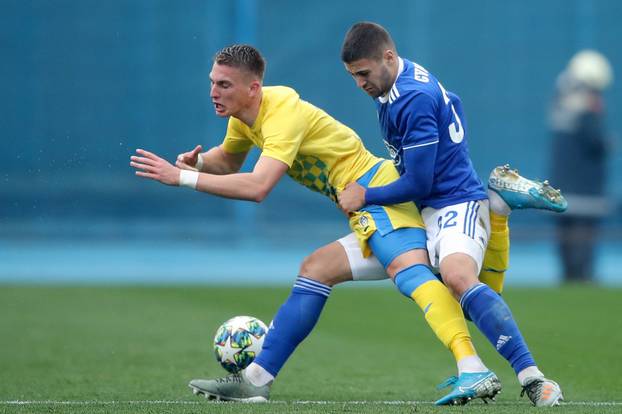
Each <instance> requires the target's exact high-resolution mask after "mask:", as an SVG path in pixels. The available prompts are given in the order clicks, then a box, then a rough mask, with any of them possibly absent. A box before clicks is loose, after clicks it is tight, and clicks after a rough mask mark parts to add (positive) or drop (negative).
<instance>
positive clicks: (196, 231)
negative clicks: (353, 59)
mask: <svg viewBox="0 0 622 414" xmlns="http://www.w3.org/2000/svg"><path fill="white" fill-rule="evenodd" d="M621 17H622V3H620V2H619V1H617V0H598V1H595V0H594V1H589V0H587V1H585V0H583V1H582V0H572V1H569V0H547V1H544V2H542V1H537V0H525V1H522V2H501V1H495V0H487V1H476V2H461V1H445V2H442V3H439V2H435V1H432V0H416V1H415V0H403V1H387V2H384V3H383V4H382V6H380V5H379V3H378V2H377V1H372V0H359V1H356V2H350V1H344V2H335V1H315V2H290V1H285V0H281V1H277V0H265V1H260V0H235V1H232V0H226V1H225V0H209V1H207V0H185V1H173V0H108V1H103V2H102V1H94V0H79V1H78V0H55V1H46V0H0V45H1V50H2V55H3V57H2V61H1V63H0V114H1V115H0V122H1V130H2V139H1V140H0V281H5V282H36V283H48V282H50V283H52V282H80V283H97V284H106V283H119V282H123V283H165V284H169V283H197V282H200V283H219V284H222V283H226V284H229V283H233V284H240V283H253V284H260V283H269V284H279V283H289V282H290V281H292V280H293V279H294V277H295V275H296V272H297V271H298V264H299V262H300V261H301V260H302V258H303V257H304V255H306V254H309V253H311V252H312V251H313V249H315V248H317V247H319V246H321V245H323V244H326V243H329V242H331V241H333V240H335V239H337V238H339V237H341V236H343V235H345V234H347V233H348V231H349V230H348V227H347V223H346V221H345V220H344V219H343V216H342V215H341V213H340V212H339V211H338V210H337V209H336V208H335V206H334V205H332V204H331V203H330V202H329V201H328V199H327V198H325V197H323V196H321V195H319V194H316V193H312V192H310V191H308V190H307V189H304V188H302V187H300V186H298V185H296V184H295V183H294V182H293V181H292V180H290V179H289V178H284V179H283V182H281V183H280V184H279V185H278V186H277V188H276V189H275V190H274V191H273V193H271V194H270V196H269V197H268V199H267V200H265V202H263V203H262V204H260V205H255V204H253V203H248V202H240V201H231V200H224V199H219V198H216V197H212V196H208V195H205V194H199V193H194V192H192V191H190V190H188V189H181V188H171V187H165V186H163V185H161V184H158V183H154V182H151V181H146V180H142V179H139V178H137V177H135V176H134V172H133V169H132V168H130V167H129V157H130V155H131V154H132V153H133V152H134V150H135V149H136V148H145V149H148V150H151V151H154V152H156V153H158V154H159V155H161V156H164V157H166V158H167V159H169V160H171V161H172V160H174V159H175V157H176V156H177V154H178V153H180V152H183V151H187V150H190V149H192V148H193V147H194V146H195V145H197V144H202V145H203V146H204V147H205V148H207V147H211V146H214V145H218V144H219V143H220V142H221V140H222V137H223V135H224V132H225V127H226V122H225V121H224V120H222V119H219V118H217V117H216V116H215V115H214V113H213V109H212V107H211V102H210V99H209V78H208V74H209V71H210V68H211V58H212V56H213V55H214V53H215V52H217V51H218V50H219V49H220V48H222V47H223V46H226V45H229V44H231V43H239V42H245V43H251V44H253V45H255V46H256V47H258V48H259V49H260V50H261V51H262V53H263V54H264V56H265V58H266V59H267V62H268V67H267V75H266V79H265V83H266V84H267V85H274V84H281V85H288V86H291V87H294V88H295V89H296V90H297V91H298V92H299V93H300V95H301V97H302V98H303V99H305V100H308V101H310V102H312V103H314V104H315V105H317V106H319V107H321V108H323V109H325V110H326V111H327V112H328V113H330V114H331V115H333V116H334V117H335V118H337V119H339V120H340V121H342V122H344V123H345V124H347V125H348V126H350V127H352V128H354V129H355V130H356V131H357V132H358V133H359V135H360V136H361V137H362V139H363V140H364V141H365V143H366V145H367V147H368V148H369V149H371V150H372V152H374V153H375V154H378V155H382V156H386V152H385V149H384V146H383V144H382V141H381V139H380V136H379V135H380V134H379V129H378V126H377V121H376V114H375V108H374V105H373V102H372V101H371V100H370V99H369V98H368V97H367V96H366V95H365V94H363V93H362V92H361V91H359V90H357V89H356V87H355V84H354V82H353V81H352V79H351V78H350V77H349V75H348V74H347V73H346V72H345V70H344V68H343V65H342V63H341V62H340V59H339V53H340V47H341V42H342V39H343V36H344V34H345V32H346V31H347V30H348V28H349V27H350V26H351V25H352V24H353V23H355V22H357V21H360V20H372V21H375V22H378V23H380V24H382V25H384V26H385V27H386V28H387V29H388V30H389V31H390V32H391V33H392V35H393V37H394V40H395V41H396V43H397V46H398V51H399V53H400V54H401V55H402V56H404V57H407V58H409V59H411V60H415V61H417V62H418V63H420V64H421V65H423V66H425V67H426V68H427V69H429V70H430V71H431V72H433V73H434V74H435V75H436V76H437V77H438V78H439V79H440V80H441V81H442V82H443V85H444V86H445V87H446V88H447V89H448V90H451V91H453V92H455V93H457V94H458V95H460V96H461V98H462V100H463V102H464V106H465V111H466V115H467V122H468V139H469V144H470V151H471V156H472V159H473V162H474V165H475V166H476V168H477V171H478V173H479V174H480V177H481V178H482V179H483V180H485V179H486V178H487V177H488V174H489V172H490V170H491V169H492V168H493V167H495V166H496V165H500V164H506V163H509V164H511V165H512V166H513V167H515V168H518V169H519V171H520V172H521V173H522V174H523V175H526V176H529V177H532V178H549V177H552V176H553V178H554V179H552V180H551V183H552V185H553V186H555V187H559V186H560V185H562V184H563V185H562V191H563V192H564V194H567V195H568V197H569V201H571V202H570V209H569V212H568V213H565V214H567V215H564V216H563V218H562V219H560V217H558V216H556V215H553V214H548V213H542V212H534V211H518V212H515V213H514V214H513V215H512V217H511V221H510V223H511V232H512V250H511V269H510V272H509V273H508V275H507V281H508V284H509V285H511V284H523V285H554V284H557V283H559V282H561V281H563V280H566V277H567V276H568V277H571V278H572V279H573V280H574V279H576V280H581V281H590V280H591V281H594V282H597V283H602V284H607V285H621V284H622V270H620V269H621V268H622V259H620V255H619V252H621V251H622V219H621V218H620V200H622V151H621V149H620V144H621V142H622V141H621V139H620V123H619V122H617V120H619V119H621V117H622V82H621V81H620V73H621V68H622V48H620V45H619V43H620V39H622V27H621V26H620V24H619V22H620V18H621ZM583 49H592V50H596V51H598V52H599V53H600V54H599V55H597V57H594V56H595V55H590V56H591V60H590V58H588V59H587V60H583V61H581V62H579V64H578V65H579V66H577V65H575V66H573V67H574V68H575V69H576V67H578V69H577V70H578V71H579V75H577V76H574V75H575V73H574V72H573V70H575V69H573V70H570V69H568V68H570V67H569V66H568V65H569V62H570V61H571V59H572V58H573V56H575V54H576V53H577V52H579V51H581V50H583ZM601 58H602V59H601ZM594 59H595V60H594ZM599 59H600V60H599ZM603 59H605V61H604V62H605V63H603ZM586 62H587V63H586ZM575 63H576V61H575ZM607 68H608V70H609V79H607ZM562 72H563V73H562ZM586 72H587V75H586V76H583V77H582V75H583V74H584V73H586ZM570 75H573V76H574V77H573V76H570ZM616 75H617V78H616ZM568 79H571V81H568ZM581 142H583V143H581ZM574 144H577V145H575V146H573V145H574ZM575 147H576V148H575ZM568 148H575V149H574V150H572V151H571V152H572V154H569V153H568V152H569V150H568ZM255 156H256V154H255ZM572 157H574V158H572ZM590 157H591V158H590ZM586 159H588V160H587V161H586ZM583 161H586V163H587V164H586V165H584V164H582V162H583ZM589 171H592V172H593V173H590V172H589ZM556 180H557V182H556ZM576 182H582V183H583V184H582V186H579V187H580V188H574V186H573V183H576ZM573 200H574V201H573ZM566 218H569V220H566V221H564V220H565V219H566ZM573 218H575V219H576V220H574V221H573V220H572V219H573ZM577 222H578V224H577ZM591 245H593V246H594V247H593V258H592V259H590V248H589V246H591ZM577 252H582V253H577ZM562 253H563V254H562ZM583 254H584V256H585V257H579V256H581V255H583ZM564 257H566V264H565V265H564V260H562V259H563V258H564ZM573 258H574V259H576V261H579V263H570V264H569V263H568V261H569V260H570V261H572V260H571V259H573ZM591 261H593V266H592V267H593V269H591V268H590V265H589V263H590V262H591ZM576 269H579V270H578V271H577V270H576ZM573 272H574V273H573ZM577 272H578V273H577ZM570 273H573V275H569V274H570ZM575 273H576V274H575Z"/></svg>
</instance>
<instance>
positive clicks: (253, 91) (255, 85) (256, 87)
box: [249, 80, 261, 97]
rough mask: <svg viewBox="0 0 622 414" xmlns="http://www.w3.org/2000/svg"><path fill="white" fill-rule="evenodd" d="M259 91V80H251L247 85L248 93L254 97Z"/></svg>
mask: <svg viewBox="0 0 622 414" xmlns="http://www.w3.org/2000/svg"><path fill="white" fill-rule="evenodd" d="M260 92H261V82H259V81H258V80H253V81H252V82H251V84H250V87H249V95H250V96H252V97H255V96H257V95H259V93H260Z"/></svg>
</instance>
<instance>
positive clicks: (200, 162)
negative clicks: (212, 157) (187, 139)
mask: <svg viewBox="0 0 622 414" xmlns="http://www.w3.org/2000/svg"><path fill="white" fill-rule="evenodd" d="M194 168H196V169H197V170H199V171H201V170H203V157H201V153H199V155H198V158H197V163H196V164H195V165H194Z"/></svg>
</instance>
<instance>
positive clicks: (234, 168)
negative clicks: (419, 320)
mask: <svg viewBox="0 0 622 414" xmlns="http://www.w3.org/2000/svg"><path fill="white" fill-rule="evenodd" d="M264 68H265V63H264V60H263V58H262V57H261V55H260V54H259V52H258V51H257V50H256V49H254V48H253V47H251V46H246V45H234V46H230V47H227V48H225V49H223V50H221V51H220V52H219V53H218V54H217V55H216V57H215V59H214V65H213V67H212V71H211V73H210V79H211V82H212V87H211V99H212V102H213V104H214V109H215V111H216V114H217V115H218V116H221V117H228V118H229V124H228V128H227V133H226V136H225V138H224V141H223V143H222V144H221V145H219V146H217V147H214V148H212V149H210V150H209V151H207V152H204V153H201V150H202V148H201V147H200V146H197V147H196V148H195V149H194V150H192V151H190V152H186V153H183V154H180V155H179V157H178V159H177V162H176V166H173V165H171V164H170V163H169V162H167V161H166V160H164V159H162V158H160V157H159V156H157V155H156V154H153V153H151V152H148V151H145V150H142V149H138V150H137V151H136V152H137V155H136V156H132V157H131V163H130V165H131V166H133V167H134V168H136V169H137V171H136V175H138V176H141V177H145V178H150V179H154V180H157V181H160V182H162V183H164V184H168V185H175V186H179V185H181V186H186V187H190V188H193V189H196V190H198V191H202V192H206V193H209V194H213V195H218V196H221V197H227V198H234V199H239V200H251V201H256V202H261V201H262V200H263V199H264V198H265V197H266V196H267V195H268V193H269V192H270V191H271V190H272V188H273V187H274V186H275V185H276V184H277V182H278V181H279V180H280V179H281V177H282V176H283V175H284V174H288V175H289V176H290V177H292V178H293V179H294V180H296V181H297V182H299V183H301V184H302V185H304V186H306V187H308V188H310V189H312V190H314V191H318V192H320V193H322V194H324V195H326V196H328V197H329V198H330V199H331V200H332V201H333V202H336V201H337V194H338V193H339V192H340V191H341V190H342V189H343V188H344V187H345V186H346V185H347V184H348V183H350V182H352V181H357V182H358V183H359V184H360V185H362V186H364V187H377V186H382V185H386V184H388V183H390V182H393V181H394V180H396V179H397V178H398V177H399V174H398V172H397V170H396V169H395V167H394V166H393V164H392V163H391V162H390V161H387V160H383V159H380V158H377V157H375V156H373V155H372V154H371V153H370V152H368V151H367V150H366V149H365V147H364V146H363V144H362V143H361V140H360V139H359V137H358V136H357V135H356V133H355V132H354V131H353V130H351V129H350V128H348V127H346V126H345V125H343V124H341V123H339V122H338V121H336V120H335V119H334V118H332V117H330V116H329V115H328V114H327V113H326V112H324V111H322V110H321V109H319V108H317V107H315V106H313V105H311V104H310V103H308V102H305V101H303V100H302V99H300V97H299V96H298V94H297V93H296V92H295V91H294V90H293V89H291V88H287V87H282V86H274V87H264V86H263V85H262V80H263V74H264ZM252 146H257V147H259V148H260V149H261V150H262V153H261V156H260V157H259V160H258V161H257V163H256V164H255V167H254V169H253V171H252V172H250V173H240V172H239V170H240V167H241V166H242V163H243V161H244V159H245V157H246V155H247V153H248V151H249V150H250V149H251V147H252ZM349 222H350V227H351V229H352V231H353V233H352V234H350V235H349V236H346V237H344V238H342V239H339V240H338V241H335V242H333V243H330V244H328V245H326V246H324V247H321V248H320V249H318V250H316V251H315V252H313V253H312V254H311V255H310V256H309V257H307V258H306V259H305V260H304V261H303V262H302V264H301V266H300V270H299V273H298V274H299V276H298V277H297V279H296V281H295V283H294V287H293V289H292V292H291V295H290V296H289V298H288V299H287V300H286V301H285V303H284V304H283V305H282V306H281V308H280V309H279V311H278V312H277V314H276V315H275V317H274V320H273V323H272V324H271V327H270V330H269V332H268V334H267V336H266V339H265V342H264V344H263V348H262V351H261V353H260V354H259V356H258V357H257V358H256V360H255V361H254V362H253V363H252V364H251V365H250V366H249V367H248V368H247V369H246V370H244V371H242V373H241V374H234V375H230V376H228V377H225V378H220V379H216V380H193V381H191V382H190V387H191V388H192V390H193V391H194V392H195V393H197V394H204V395H206V396H209V397H213V398H218V399H223V400H236V401H265V400H267V399H268V398H269V389H270V385H271V384H272V381H273V380H274V378H275V377H276V375H277V374H278V372H279V371H280V369H281V367H282V366H283V364H284V363H285V361H286V360H287V358H288V357H289V356H290V355H291V354H292V353H293V351H294V350H295V348H296V347H297V346H298V344H299V343H300V342H302V341H303V340H304V338H305V337H306V336H307V335H308V334H309V333H310V332H311V330H312V329H313V327H314V326H315V324H316V322H317V320H318V318H319V315H320V313H321V311H322V309H323V307H324V304H325V302H326V299H327V298H328V296H329V294H330V292H331V288H332V286H334V285H336V284H338V283H341V282H345V281H349V280H361V279H366V278H378V276H379V275H378V274H369V273H365V272H364V271H361V270H360V269H359V268H358V267H357V266H358V264H360V263H361V262H362V260H364V259H365V260H367V259H366V258H367V257H370V256H371V255H372V253H373V256H375V258H376V259H377V260H378V261H379V262H380V263H381V264H382V266H383V267H384V269H385V271H386V274H387V275H388V276H389V277H390V278H391V279H392V280H393V281H394V283H395V284H396V286H397V287H398V289H399V290H400V292H401V293H403V294H404V295H405V296H407V297H409V298H412V299H413V300H414V301H415V302H416V303H417V305H418V306H419V307H420V308H421V309H422V310H423V312H424V316H425V319H426V321H427V322H428V324H429V325H430V327H431V328H432V330H433V331H434V333H435V334H436V335H437V337H438V338H439V339H440V340H441V342H443V344H444V345H445V346H446V347H448V348H449V349H450V351H451V352H452V353H453V355H454V357H455V359H456V362H457V365H458V371H459V372H482V373H486V375H485V376H484V377H485V378H486V380H485V381H482V382H481V383H478V384H474V385H473V387H466V388H465V389H464V393H463V395H461V396H460V397H458V399H459V401H460V402H467V401H468V400H470V399H471V398H477V397H481V398H492V397H494V396H495V394H496V393H497V392H498V391H499V390H500V383H499V381H498V379H497V377H496V376H495V375H494V374H492V375H489V374H491V373H490V372H489V370H488V369H487V368H486V367H485V366H484V364H483V363H482V361H481V359H480V358H479V357H478V356H477V354H476V352H475V349H474V347H473V344H472V342H471V338H470V335H469V332H468V330H467V326H466V322H465V320H464V317H463V314H462V311H461V309H460V305H459V304H458V302H457V301H456V300H455V299H454V298H453V297H452V295H451V294H450V293H449V291H448V290H447V288H446V287H445V286H444V285H443V284H442V283H441V282H439V280H438V279H437V278H436V277H435V276H434V275H433V274H432V272H431V271H430V269H429V261H428V254H427V250H426V233H425V230H424V224H423V221H422V219H421V216H420V215H419V212H418V210H417V208H416V206H415V205H414V204H413V203H412V202H406V203H401V204H397V205H389V206H373V205H372V206H367V207H365V208H363V209H361V210H359V211H356V212H353V213H351V214H350V218H349ZM376 259H374V260H376ZM380 277H386V276H385V275H380ZM460 398H462V399H460Z"/></svg>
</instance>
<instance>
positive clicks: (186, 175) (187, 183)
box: [179, 170, 199, 190]
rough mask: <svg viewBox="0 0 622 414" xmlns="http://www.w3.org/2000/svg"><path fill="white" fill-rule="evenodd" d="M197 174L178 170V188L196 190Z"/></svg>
mask: <svg viewBox="0 0 622 414" xmlns="http://www.w3.org/2000/svg"><path fill="white" fill-rule="evenodd" d="M198 181H199V173H198V172H197V171H188V170H179V186H180V187H189V188H192V189H193V190H196V189H197V182H198Z"/></svg>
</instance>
